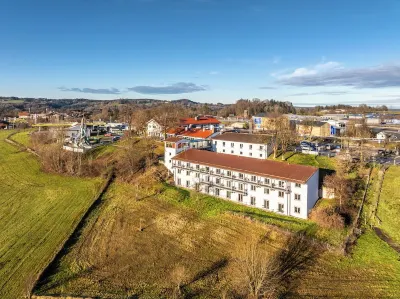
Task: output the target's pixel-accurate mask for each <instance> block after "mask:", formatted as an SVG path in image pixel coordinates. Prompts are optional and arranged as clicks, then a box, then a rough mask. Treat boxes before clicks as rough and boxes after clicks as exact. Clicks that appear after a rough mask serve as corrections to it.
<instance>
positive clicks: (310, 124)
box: [296, 121, 335, 137]
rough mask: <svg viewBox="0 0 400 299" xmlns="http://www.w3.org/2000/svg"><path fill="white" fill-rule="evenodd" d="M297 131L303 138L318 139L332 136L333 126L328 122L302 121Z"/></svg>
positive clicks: (298, 124)
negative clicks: (313, 137) (314, 137)
mask: <svg viewBox="0 0 400 299" xmlns="http://www.w3.org/2000/svg"><path fill="white" fill-rule="evenodd" d="M296 130H297V132H298V133H299V135H301V136H316V137H329V136H331V124H330V123H328V122H322V121H301V122H298V123H297V124H296ZM334 135H335V134H334Z"/></svg>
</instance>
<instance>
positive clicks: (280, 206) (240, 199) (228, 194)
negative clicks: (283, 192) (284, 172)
mask: <svg viewBox="0 0 400 299" xmlns="http://www.w3.org/2000/svg"><path fill="white" fill-rule="evenodd" d="M177 183H178V185H182V181H181V179H180V178H178V181H177ZM190 186H191V185H190V181H186V187H187V188H190ZM198 188H199V186H198V185H197V186H196V189H198ZM205 192H206V193H209V190H208V188H207V189H206V190H205ZM214 195H215V196H220V189H218V188H215V193H214ZM296 195H298V196H299V199H300V195H299V194H296ZM226 198H228V199H232V192H231V191H226ZM295 199H296V198H295ZM238 202H241V203H243V194H240V193H239V194H238ZM250 205H252V206H255V205H256V198H255V197H254V196H251V197H250ZM263 208H264V209H267V210H269V200H267V199H264V203H263ZM284 210H285V205H284V204H283V203H278V212H280V213H283V212H284ZM294 212H295V213H296V214H300V208H299V207H294Z"/></svg>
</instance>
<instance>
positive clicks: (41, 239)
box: [0, 130, 101, 299]
mask: <svg viewBox="0 0 400 299" xmlns="http://www.w3.org/2000/svg"><path fill="white" fill-rule="evenodd" d="M8 134H10V131H4V130H3V131H0V173H1V175H2V178H1V180H0V194H1V196H0V227H1V230H0V244H1V245H0V298H2V299H15V298H20V297H22V296H23V295H25V294H27V292H29V291H30V288H31V287H32V285H33V282H34V281H35V279H36V278H37V276H38V274H39V273H40V272H41V271H42V270H43V269H44V267H46V266H47V263H48V262H49V261H50V259H51V258H52V256H54V255H55V253H56V252H57V251H58V250H59V248H60V246H61V245H62V244H63V243H64V241H65V239H66V238H67V236H69V234H70V233H71V232H72V230H73V228H74V226H75V225H76V224H77V223H78V222H79V220H80V218H81V217H82V215H83V214H84V213H85V212H86V210H87V209H88V207H89V206H90V205H91V203H92V202H93V200H94V198H95V196H96V195H97V193H98V189H99V187H100V185H101V180H100V179H91V180H89V179H77V178H68V177H62V176H57V175H50V174H45V173H42V172H41V171H40V168H39V163H38V162H37V161H36V159H35V158H34V157H33V155H31V154H29V153H27V152H20V151H18V150H17V149H16V148H15V147H14V146H12V145H10V144H7V143H6V142H5V141H4V139H5V138H6V136H7V135H8Z"/></svg>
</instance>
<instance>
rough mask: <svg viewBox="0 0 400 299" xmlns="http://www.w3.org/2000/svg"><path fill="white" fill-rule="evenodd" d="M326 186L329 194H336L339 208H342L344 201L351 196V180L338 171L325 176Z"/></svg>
mask: <svg viewBox="0 0 400 299" xmlns="http://www.w3.org/2000/svg"><path fill="white" fill-rule="evenodd" d="M324 186H325V187H326V188H327V191H328V196H334V197H335V198H337V199H338V200H339V208H340V209H342V204H343V201H344V200H345V199H346V197H348V196H349V194H348V190H349V182H348V180H347V179H346V178H345V177H344V176H343V175H340V174H338V173H334V174H332V175H327V176H326V177H325V178H324Z"/></svg>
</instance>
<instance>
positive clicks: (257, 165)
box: [172, 149, 318, 183]
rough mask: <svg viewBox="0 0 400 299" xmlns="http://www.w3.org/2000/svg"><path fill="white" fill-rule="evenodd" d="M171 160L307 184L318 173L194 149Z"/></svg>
mask: <svg viewBox="0 0 400 299" xmlns="http://www.w3.org/2000/svg"><path fill="white" fill-rule="evenodd" d="M172 159H173V160H180V161H187V162H191V163H198V164H202V165H207V166H211V167H220V168H223V169H229V170H232V171H238V172H243V173H249V174H254V175H260V176H266V177H272V178H277V179H282V180H289V181H294V182H301V183H305V182H307V181H308V179H309V178H310V177H311V176H312V175H313V174H314V173H315V172H317V171H318V168H317V167H313V166H305V165H297V164H288V163H285V162H277V161H271V160H262V159H255V158H247V157H239V156H234V155H228V154H221V153H216V152H210V151H205V150H196V149H189V150H187V151H185V152H182V153H180V154H178V155H177V156H175V157H173V158H172Z"/></svg>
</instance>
